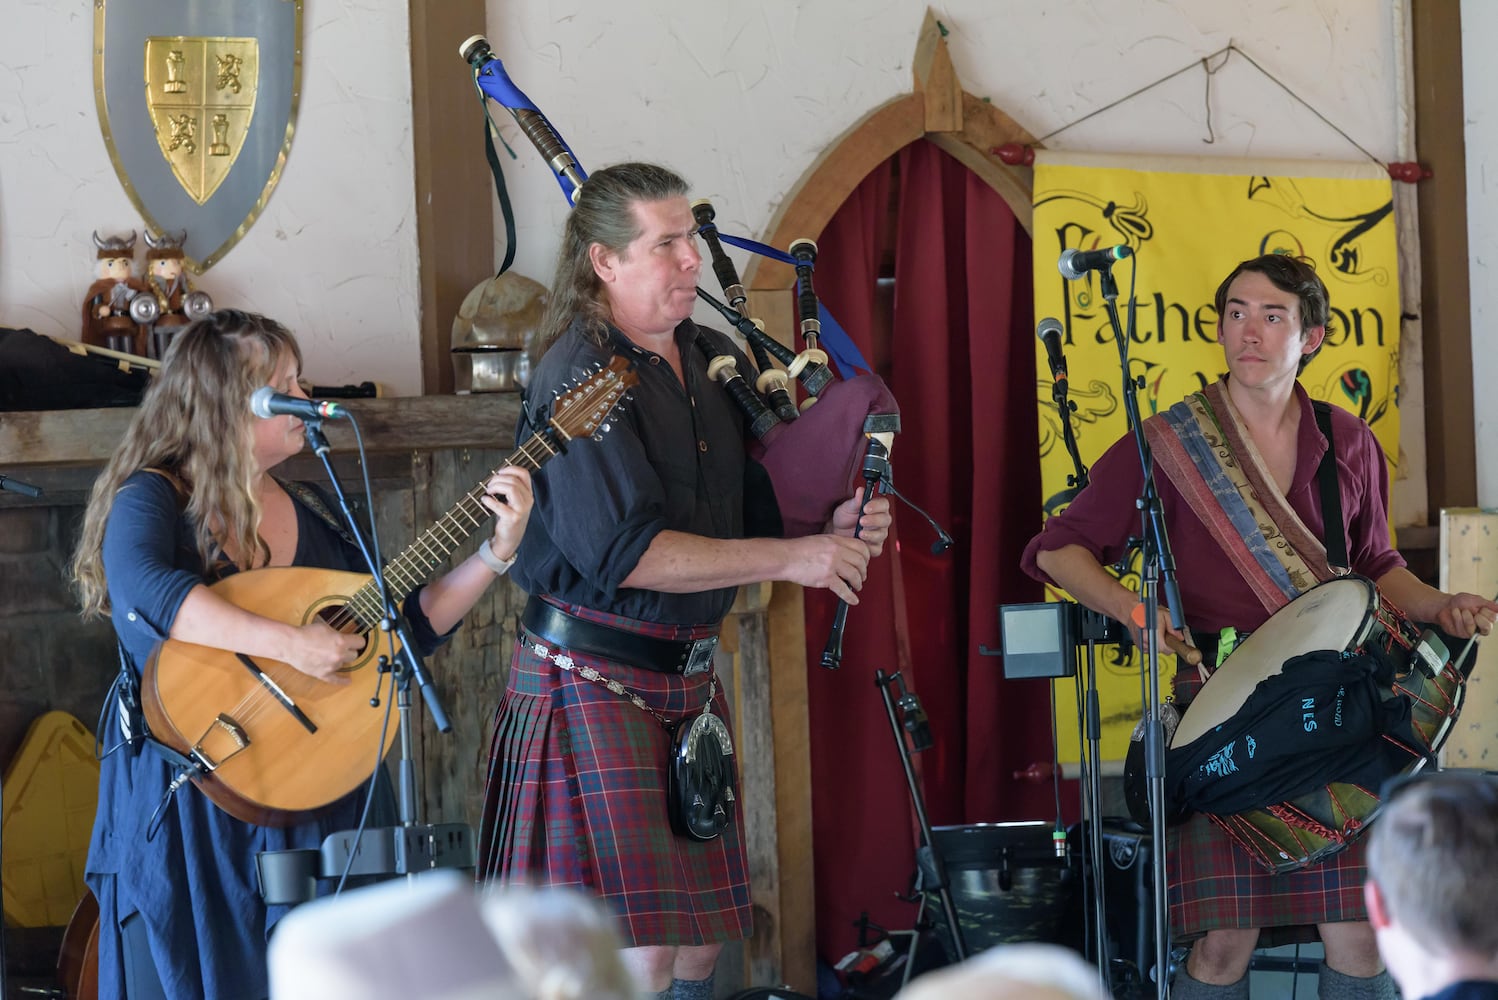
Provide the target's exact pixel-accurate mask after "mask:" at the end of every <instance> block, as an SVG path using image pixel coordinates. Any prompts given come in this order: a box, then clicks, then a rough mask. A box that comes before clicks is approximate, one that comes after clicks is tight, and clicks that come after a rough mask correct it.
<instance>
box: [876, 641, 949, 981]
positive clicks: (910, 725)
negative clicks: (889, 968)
mask: <svg viewBox="0 0 1498 1000" xmlns="http://www.w3.org/2000/svg"><path fill="white" fill-rule="evenodd" d="M874 684H875V686H877V687H878V688H879V693H880V694H881V695H883V697H884V710H885V712H886V713H887V714H888V715H889V728H890V731H891V732H892V733H894V734H895V746H896V747H897V748H898V749H899V751H900V763H901V765H903V766H904V768H905V783H906V784H907V785H908V786H909V787H910V802H911V804H912V805H913V806H914V807H915V819H916V822H917V823H918V824H919V825H920V828H921V843H920V845H919V846H920V847H924V848H925V849H926V850H927V851H928V852H929V853H930V855H931V872H932V875H933V878H932V882H933V883H934V884H931V885H922V886H921V888H923V889H925V890H926V891H928V892H929V891H931V890H935V891H936V894H937V897H938V898H939V899H940V900H941V912H942V917H943V919H944V920H945V921H946V924H947V933H948V934H950V935H951V936H952V954H953V955H955V956H956V958H957V961H959V962H961V961H964V960H965V959H966V958H967V940H966V939H965V938H964V937H963V936H962V925H961V924H960V923H958V921H957V904H956V903H955V902H953V900H952V883H951V880H950V879H948V878H947V865H946V862H945V861H944V860H943V859H942V856H941V850H940V849H939V848H938V847H937V846H936V837H935V835H934V834H933V833H932V832H931V820H930V819H929V818H928V817H927V816H926V799H925V797H924V796H922V795H921V784H920V781H919V780H918V779H917V778H916V775H915V766H914V765H913V764H912V763H911V760H910V755H911V753H912V752H915V753H919V752H920V751H922V750H927V749H929V748H930V747H931V745H932V741H931V729H930V725H929V724H928V723H927V721H926V713H925V710H924V709H922V708H921V703H920V702H919V701H918V700H917V699H916V696H915V693H914V692H913V691H911V690H910V689H909V688H907V687H906V686H905V684H904V682H903V681H902V679H901V677H900V674H899V673H898V672H896V673H894V674H886V673H885V672H884V671H883V670H875V671H874ZM896 686H898V687H899V688H900V697H899V699H898V705H899V708H900V710H901V712H902V713H903V714H904V718H905V725H904V726H903V729H904V730H907V731H909V733H910V743H909V744H908V745H907V744H906V742H905V735H904V733H903V732H902V731H901V730H902V726H901V725H900V719H899V717H897V716H896V714H895V707H896V704H897V701H896V699H895V697H894V696H893V695H892V694H891V693H890V689H891V688H893V687H896ZM920 868H921V865H920V861H919V857H917V861H916V869H917V871H919V870H920ZM922 881H924V879H922ZM913 953H914V944H912V954H913ZM908 971H909V969H908V968H907V973H908Z"/></svg>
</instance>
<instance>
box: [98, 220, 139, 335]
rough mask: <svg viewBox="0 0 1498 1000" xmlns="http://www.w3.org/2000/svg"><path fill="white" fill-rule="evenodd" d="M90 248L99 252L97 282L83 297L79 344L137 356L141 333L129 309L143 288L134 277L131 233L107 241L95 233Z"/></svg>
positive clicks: (133, 241) (132, 238)
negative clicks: (81, 332) (81, 331)
mask: <svg viewBox="0 0 1498 1000" xmlns="http://www.w3.org/2000/svg"><path fill="white" fill-rule="evenodd" d="M94 246H95V247H97V248H98V251H99V270H98V274H99V278H98V280H97V281H95V282H94V283H93V284H92V285H89V286H88V293H87V294H86V295H84V297H83V336H82V339H83V342H84V343H85V344H91V345H92V346H94V347H107V348H109V349H111V350H115V351H126V352H128V353H131V354H139V353H141V351H140V348H141V347H142V346H143V345H142V344H141V343H140V340H141V332H140V327H139V325H138V322H137V320H136V319H135V318H134V316H133V314H132V312H131V305H132V301H133V300H134V299H135V298H136V296H138V295H139V294H140V293H141V292H144V291H146V290H147V288H146V283H145V282H144V281H142V280H141V279H140V278H139V277H137V276H136V274H135V230H133V229H132V230H131V231H130V235H129V236H110V237H108V238H102V237H100V236H99V233H98V231H97V230H96V231H95V232H94Z"/></svg>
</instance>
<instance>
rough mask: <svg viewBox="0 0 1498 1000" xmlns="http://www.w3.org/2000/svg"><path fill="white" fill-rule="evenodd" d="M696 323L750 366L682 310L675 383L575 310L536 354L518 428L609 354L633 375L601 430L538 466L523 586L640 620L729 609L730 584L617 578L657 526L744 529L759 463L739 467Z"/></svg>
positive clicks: (727, 410)
mask: <svg viewBox="0 0 1498 1000" xmlns="http://www.w3.org/2000/svg"><path fill="white" fill-rule="evenodd" d="M699 331H701V333H702V334H704V335H705V336H706V337H708V338H709V339H710V340H711V341H712V343H713V344H714V346H715V347H716V348H717V350H719V351H724V352H731V353H732V354H733V355H734V357H735V359H736V360H737V362H738V367H739V371H740V372H751V373H752V368H751V367H750V365H749V363H748V361H747V359H745V358H744V356H743V354H742V353H741V352H740V351H739V350H738V349H737V348H736V347H735V346H734V345H733V343H732V341H731V340H729V338H728V337H726V336H724V335H723V334H721V333H718V332H717V331H714V330H707V329H704V328H701V327H698V326H697V325H696V324H694V323H693V322H692V321H691V320H686V321H685V322H683V323H682V324H681V325H680V326H678V327H677V328H676V346H677V350H678V351H679V352H680V356H681V364H682V370H683V373H684V376H685V385H683V383H682V382H681V381H680V380H678V379H677V377H676V373H675V371H674V370H672V368H671V365H670V364H669V363H668V362H667V361H666V359H665V358H663V357H661V356H660V355H658V354H655V353H654V352H652V351H647V350H645V349H644V348H641V347H639V346H637V345H636V344H634V343H633V342H631V341H630V340H629V339H628V338H627V337H625V336H624V334H623V333H621V332H620V331H619V330H617V329H614V328H612V327H610V328H609V343H608V345H607V346H604V347H600V346H599V345H597V344H595V343H593V342H592V341H591V340H590V339H589V338H588V337H586V336H585V335H584V334H583V333H582V332H581V325H580V323H579V322H574V323H573V325H572V327H571V328H570V329H568V331H567V332H566V333H564V334H563V335H562V336H561V337H559V338H558V339H557V341H556V343H554V344H553V345H552V346H551V348H550V349H549V350H548V351H547V352H546V354H545V355H544V356H543V357H542V359H541V361H540V363H539V364H538V365H537V366H536V368H535V370H534V371H533V372H532V374H531V377H530V380H529V384H528V385H527V387H526V391H525V398H524V405H523V413H522V422H521V426H520V427H519V428H517V440H524V438H526V437H528V436H529V435H530V434H531V433H532V432H533V429H534V428H539V427H543V426H545V421H546V418H547V417H548V416H549V415H550V412H551V401H552V399H553V397H554V396H555V394H556V393H557V392H558V391H560V390H561V389H563V388H565V387H566V386H567V385H570V384H575V383H576V382H577V381H578V380H579V379H580V378H582V377H585V376H587V375H588V374H590V373H591V372H592V371H594V370H596V367H597V366H598V365H601V364H607V363H608V361H609V360H610V358H611V357H612V356H613V355H614V354H621V355H624V356H625V357H628V358H630V359H631V360H633V361H634V362H635V371H636V372H637V373H638V374H639V376H640V383H639V385H637V386H635V387H634V388H633V389H632V390H630V393H629V396H628V398H627V400H626V401H625V402H624V404H623V405H622V406H621V407H620V408H619V409H618V410H617V411H616V412H615V413H614V415H613V417H612V418H611V419H610V420H609V421H608V429H607V430H605V431H601V432H600V433H598V434H597V435H595V436H594V438H593V439H590V440H577V441H573V442H572V443H570V444H569V445H568V446H567V450H566V453H565V454H563V455H561V456H558V457H557V458H555V459H553V460H551V461H549V462H547V463H546V464H544V465H543V466H542V467H541V468H540V469H539V470H538V471H537V472H536V474H535V477H534V480H535V496H536V503H535V507H534V509H533V510H532V512H531V519H530V524H529V526H528V527H527V529H526V533H525V540H524V541H523V542H522V543H521V546H520V551H519V556H518V558H517V560H516V563H515V567H514V569H513V570H512V571H511V576H512V577H513V578H514V579H515V581H516V582H517V583H518V584H519V585H520V586H521V587H523V588H525V589H526V590H527V591H529V592H530V593H532V594H546V595H550V596H552V597H555V598H557V599H558V600H560V601H562V602H564V603H568V604H581V605H584V606H586V607H589V608H594V609H596V610H599V611H606V612H610V613H613V614H618V615H624V616H626V617H629V618H635V619H639V620H641V621H649V622H659V623H664V624H674V625H700V624H710V623H714V622H717V621H719V620H720V619H721V618H722V617H723V616H724V615H725V614H727V612H728V609H729V607H730V606H731V605H732V604H733V598H734V594H735V592H736V590H737V588H735V587H724V588H720V589H717V590H710V591H704V592H701V593H695V594H667V593H661V592H658V591H650V590H640V589H636V588H624V587H621V586H620V584H621V583H622V582H623V580H624V578H625V577H627V576H629V574H630V573H631V572H632V571H633V570H634V568H635V566H636V565H637V564H638V563H639V561H640V557H641V556H642V555H643V554H644V552H645V550H646V549H647V548H649V547H650V543H651V541H652V540H653V539H654V538H655V536H656V535H657V534H659V533H660V532H661V531H664V530H667V529H670V530H673V531H683V532H689V533H691V534H694V535H704V536H707V537H711V538H742V537H744V535H745V482H746V478H747V479H748V480H749V481H750V482H751V483H758V482H759V477H758V476H756V475H755V474H754V469H757V466H755V467H754V469H750V470H749V472H748V475H747V476H746V466H749V465H750V463H749V460H748V458H747V456H746V453H745V450H744V418H743V415H742V414H741V413H740V412H739V411H738V409H737V407H736V405H735V404H734V403H733V401H732V400H731V399H730V398H729V397H728V395H727V393H726V392H725V391H724V389H723V387H722V386H720V385H718V384H717V383H715V382H714V381H713V380H712V379H711V378H710V377H709V376H708V374H707V362H706V360H705V358H704V357H703V354H702V352H701V351H700V350H699V349H698V348H697V346H696V338H697V335H698V332H699ZM527 422H528V426H527ZM750 492H751V494H753V496H752V497H751V504H753V505H756V506H757V505H759V504H762V503H763V502H764V501H765V500H766V497H764V496H763V493H764V490H763V489H762V488H761V487H759V486H757V485H756V486H753V487H752V488H751V490H750ZM771 502H773V499H771Z"/></svg>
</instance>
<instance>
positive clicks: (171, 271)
mask: <svg viewBox="0 0 1498 1000" xmlns="http://www.w3.org/2000/svg"><path fill="white" fill-rule="evenodd" d="M186 240H187V230H185V229H182V230H178V231H177V232H176V233H161V234H160V235H156V234H153V233H152V232H151V231H150V230H149V229H148V230H146V247H147V250H146V261H147V265H146V266H147V268H148V271H149V273H148V275H147V280H148V281H149V282H150V286H149V287H150V290H151V293H152V294H153V295H154V296H155V298H156V306H157V318H156V320H155V322H154V323H153V324H152V325H151V326H150V327H148V331H149V332H148V335H147V337H146V343H145V345H144V346H145V348H146V355H147V356H148V357H152V358H160V357H161V356H162V355H163V354H165V353H166V345H167V344H168V343H170V342H171V338H172V335H173V334H174V333H176V332H177V328H178V327H182V326H186V325H187V324H188V323H190V322H192V321H193V320H194V319H197V318H198V317H200V316H206V315H207V314H208V313H210V312H212V311H213V303H212V301H211V300H210V299H209V298H208V295H207V294H206V293H204V292H199V291H195V290H194V289H193V287H192V283H191V282H190V281H188V280H187V271H186V269H185V267H184V262H185V261H186V256H187V255H186V254H185V253H183V251H182V244H183V243H184V242H186Z"/></svg>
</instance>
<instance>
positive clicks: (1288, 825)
mask: <svg viewBox="0 0 1498 1000" xmlns="http://www.w3.org/2000/svg"><path fill="white" fill-rule="evenodd" d="M1323 650H1332V651H1337V652H1341V653H1370V654H1373V655H1375V656H1376V657H1379V658H1382V659H1383V660H1385V661H1387V662H1392V663H1393V664H1394V670H1393V679H1392V682H1391V683H1389V684H1387V685H1382V684H1381V685H1380V692H1379V694H1380V697H1381V698H1382V699H1384V700H1385V701H1387V700H1388V699H1393V698H1405V699H1408V701H1409V703H1410V713H1409V714H1410V726H1409V732H1410V733H1412V734H1413V736H1414V740H1413V745H1408V744H1407V741H1403V740H1400V739H1399V738H1397V737H1396V736H1393V735H1391V734H1388V733H1385V734H1384V735H1383V737H1382V738H1383V739H1384V740H1387V741H1389V742H1390V743H1392V744H1393V745H1394V746H1395V747H1396V748H1397V750H1398V755H1397V759H1398V760H1401V761H1403V767H1402V768H1401V769H1400V770H1401V771H1403V772H1406V773H1407V772H1410V771H1414V770H1418V769H1419V768H1421V767H1423V766H1424V764H1425V763H1426V761H1427V760H1429V759H1431V758H1432V757H1433V756H1434V754H1435V752H1436V751H1437V750H1439V749H1440V747H1441V745H1442V744H1443V743H1444V742H1445V740H1446V737H1447V736H1448V735H1449V734H1450V731H1451V727H1452V725H1453V724H1454V723H1455V721H1456V717H1457V713H1458V712H1459V711H1460V710H1461V705H1462V696H1463V693H1464V690H1465V686H1464V685H1465V681H1466V677H1465V674H1464V673H1463V672H1462V671H1461V670H1460V669H1459V666H1458V665H1457V664H1455V663H1453V662H1451V657H1450V654H1449V652H1448V651H1447V649H1446V646H1445V644H1444V643H1443V642H1442V641H1441V640H1440V639H1439V638H1438V637H1436V636H1435V635H1434V633H1430V632H1427V633H1421V632H1420V631H1419V630H1417V629H1416V628H1415V627H1414V625H1412V624H1411V623H1410V621H1409V620H1408V619H1407V618H1405V617H1404V615H1403V614H1401V613H1400V612H1399V610H1398V609H1397V608H1395V607H1393V606H1392V605H1391V604H1389V603H1388V602H1387V601H1385V600H1384V599H1383V598H1382V596H1381V595H1380V594H1379V593H1378V589H1377V588H1376V587H1375V586H1374V585H1373V582H1372V581H1371V580H1368V579H1366V578H1364V577H1359V576H1347V577H1341V578H1338V579H1335V580H1329V581H1327V582H1325V583H1322V584H1320V585H1318V586H1316V587H1313V588H1311V589H1310V590H1308V591H1306V592H1305V593H1303V594H1301V595H1300V596H1299V597H1297V598H1295V599H1294V600H1293V601H1291V602H1290V603H1289V604H1286V605H1285V606H1284V607H1282V608H1280V609H1279V610H1278V611H1276V612H1275V613H1274V614H1273V615H1272V616H1271V617H1270V618H1269V620H1268V621H1266V622H1265V623H1264V624H1263V625H1262V626H1260V627H1259V628H1258V629H1257V630H1256V631H1254V632H1253V633H1252V634H1251V635H1249V636H1248V638H1246V639H1245V640H1244V641H1243V642H1242V643H1240V644H1239V645H1238V647H1237V648H1236V649H1234V650H1233V652H1232V654H1231V655H1230V656H1229V657H1228V658H1227V659H1226V660H1225V661H1223V663H1222V664H1221V665H1220V666H1219V668H1218V670H1217V672H1216V673H1214V674H1213V675H1212V677H1211V678H1210V679H1208V681H1207V683H1206V684H1205V685H1204V686H1203V687H1202V689H1201V691H1199V692H1198V693H1197V695H1196V698H1195V699H1194V700H1192V702H1191V704H1190V706H1188V708H1187V709H1186V711H1185V713H1184V714H1183V715H1182V716H1181V721H1180V724H1179V725H1178V726H1177V727H1176V731H1175V734H1174V736H1173V737H1172V739H1171V740H1170V749H1171V751H1175V750H1177V749H1180V748H1183V747H1186V746H1188V745H1189V744H1191V743H1192V742H1193V741H1195V740H1198V739H1200V738H1201V737H1203V736H1206V735H1208V734H1210V733H1213V732H1214V731H1216V730H1217V729H1218V727H1222V726H1225V725H1227V724H1229V723H1230V722H1231V721H1232V720H1233V718H1234V716H1235V715H1236V714H1237V713H1238V711H1239V709H1240V708H1242V707H1243V706H1244V703H1245V702H1246V701H1247V700H1248V698H1249V696H1250V695H1251V694H1252V693H1253V692H1254V690H1255V688H1257V687H1258V686H1259V685H1260V683H1261V682H1263V681H1266V680H1268V679H1270V678H1271V677H1274V676H1275V675H1277V674H1279V673H1280V671H1281V668H1282V667H1283V666H1284V665H1285V664H1286V662H1287V661H1290V660H1293V659H1295V658H1296V657H1298V656H1302V655H1305V654H1308V653H1313V652H1318V651H1323ZM1396 773H1399V772H1397V771H1396ZM1378 807H1379V799H1378V788H1377V787H1376V786H1375V787H1365V786H1364V785H1360V784H1356V783H1353V782H1345V781H1332V782H1330V783H1328V784H1326V785H1324V786H1323V787H1320V788H1318V789H1315V790H1314V791H1311V792H1308V793H1306V794H1302V795H1299V796H1296V797H1295V798H1293V799H1291V800H1289V801H1283V802H1265V803H1264V804H1263V805H1262V806H1261V807H1258V808H1251V809H1247V810H1243V811H1240V812H1236V813H1233V814H1231V815H1213V816H1212V817H1211V818H1212V819H1213V821H1214V822H1216V823H1217V824H1219V825H1220V826H1221V827H1222V828H1223V829H1224V830H1226V831H1227V833H1228V834H1229V835H1230V836H1232V837H1233V839H1234V840H1236V841H1237V842H1238V844H1239V845H1241V846H1242V847H1243V848H1244V849H1245V850H1246V851H1248V853H1249V854H1250V855H1251V856H1252V857H1253V858H1254V859H1255V860H1256V861H1257V862H1258V863H1259V864H1260V865H1262V866H1263V867H1264V868H1266V869H1267V870H1269V871H1271V872H1275V873H1281V872H1287V871H1294V870H1296V869H1298V868H1304V867H1306V866H1307V865H1311V864H1315V863H1316V862H1318V861H1321V860H1323V859H1324V858H1327V857H1329V856H1331V855H1333V854H1335V853H1337V852H1338V851H1340V850H1342V849H1343V848H1345V847H1346V846H1347V845H1348V844H1349V843H1351V842H1352V841H1353V840H1355V839H1356V838H1357V837H1358V836H1359V835H1361V834H1362V833H1363V832H1364V831H1365V830H1366V828H1367V825H1368V824H1369V823H1370V822H1371V821H1372V820H1373V817H1374V815H1375V814H1376V813H1377V811H1378Z"/></svg>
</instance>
